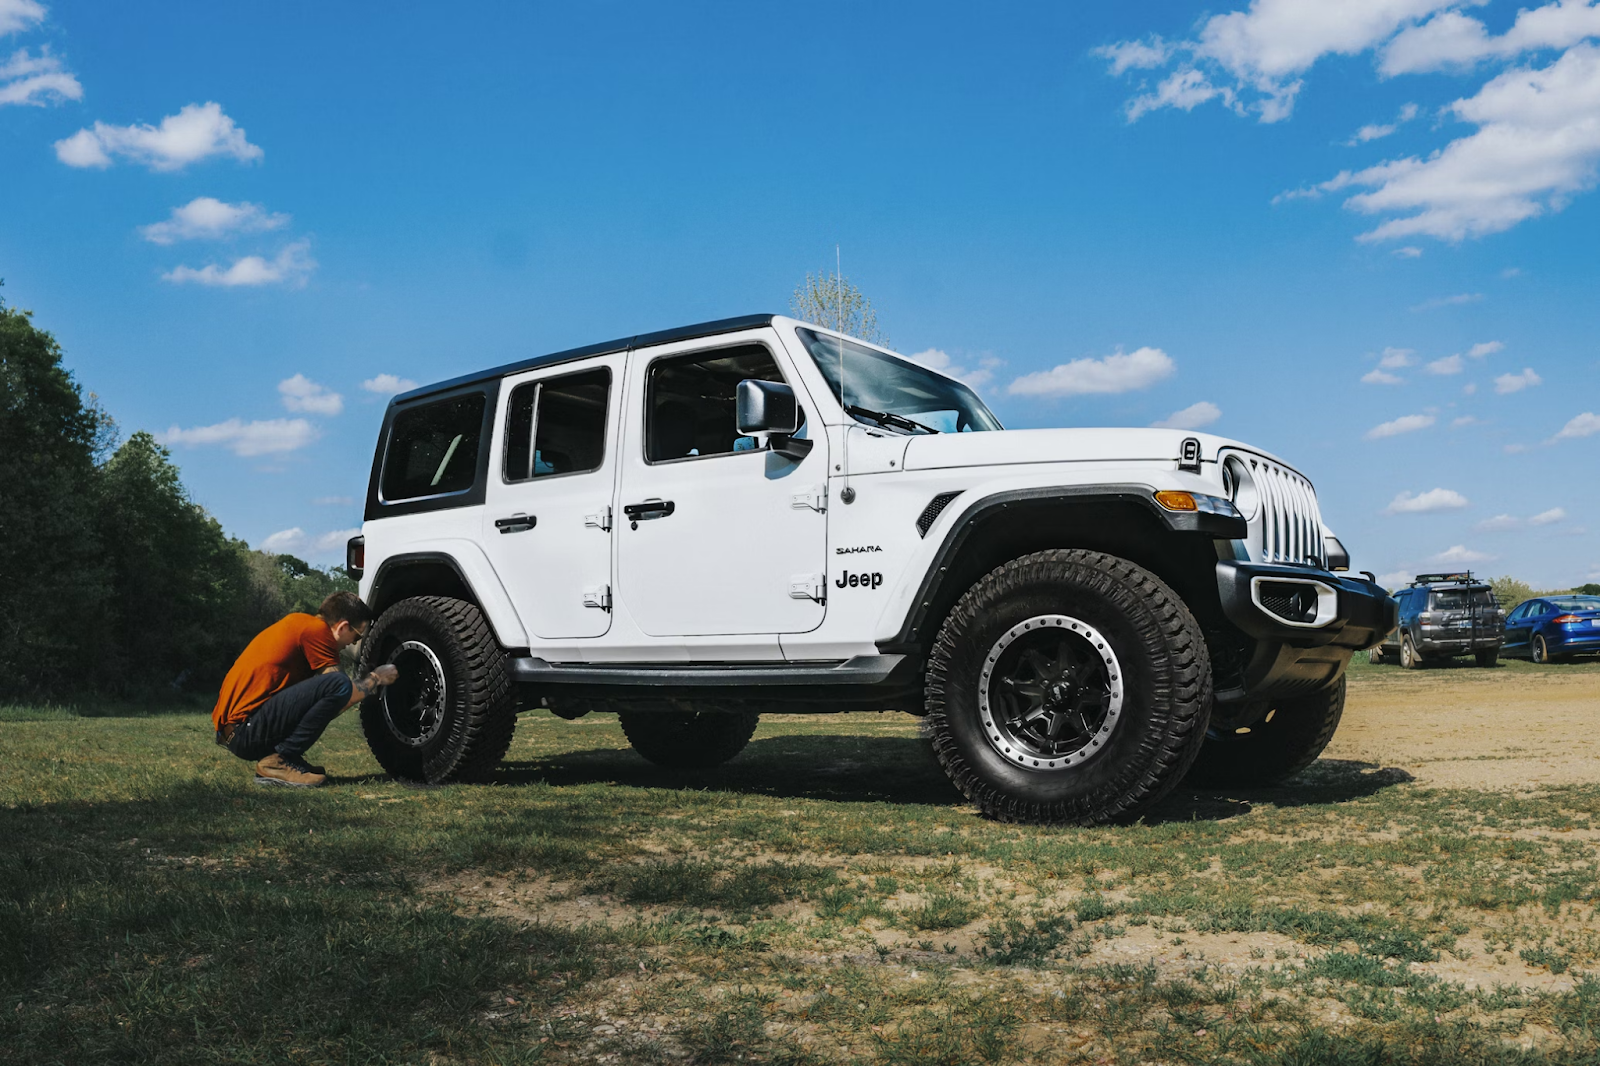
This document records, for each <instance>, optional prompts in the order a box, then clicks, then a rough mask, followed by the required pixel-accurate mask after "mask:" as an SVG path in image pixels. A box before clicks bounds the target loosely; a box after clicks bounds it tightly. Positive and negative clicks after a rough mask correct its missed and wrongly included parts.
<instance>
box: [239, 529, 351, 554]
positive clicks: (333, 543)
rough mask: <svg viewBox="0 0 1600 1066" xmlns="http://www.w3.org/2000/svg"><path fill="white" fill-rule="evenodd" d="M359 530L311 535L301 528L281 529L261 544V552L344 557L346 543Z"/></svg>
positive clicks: (338, 530)
mask: <svg viewBox="0 0 1600 1066" xmlns="http://www.w3.org/2000/svg"><path fill="white" fill-rule="evenodd" d="M360 532H361V530H359V529H335V530H332V531H331V532H328V533H318V534H310V533H307V532H306V531H305V530H303V529H301V528H300V527H299V526H294V527H292V528H289V529H280V530H278V532H276V533H274V534H272V535H271V536H269V537H268V538H267V539H266V540H263V541H262V542H261V550H262V551H264V552H273V553H275V554H278V555H311V556H316V555H338V556H340V557H343V555H344V548H345V543H346V542H347V541H348V540H349V539H350V538H351V537H353V536H355V535H356V534H357V533H360Z"/></svg>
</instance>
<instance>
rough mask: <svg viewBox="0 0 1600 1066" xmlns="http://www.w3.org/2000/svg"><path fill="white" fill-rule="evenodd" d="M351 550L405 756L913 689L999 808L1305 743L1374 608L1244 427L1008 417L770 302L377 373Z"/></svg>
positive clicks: (1309, 500)
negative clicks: (676, 324) (531, 734)
mask: <svg viewBox="0 0 1600 1066" xmlns="http://www.w3.org/2000/svg"><path fill="white" fill-rule="evenodd" d="M347 561H348V565H349V568H350V572H351V573H352V575H353V576H358V577H360V579H361V591H362V595H363V596H364V598H365V599H366V601H367V602H368V603H369V604H371V605H372V607H373V609H374V610H375V611H376V612H378V617H377V620H376V621H375V622H374V623H373V626H372V628H371V631H370V632H369V633H368V635H367V638H366V640H365V642H364V644H363V648H362V660H363V669H367V668H370V667H371V666H373V665H376V664H378V663H382V662H393V663H394V664H395V665H396V666H398V667H399V668H400V675H401V680H400V681H399V682H398V683H396V684H394V685H392V686H390V687H388V688H386V689H383V690H382V692H381V693H379V694H377V695H374V696H373V697H371V698H370V699H368V700H367V701H366V702H365V703H363V704H362V707H361V720H362V725H363V727H364V729H365V732H366V736H367V740H368V742H369V743H370V744H371V746H372V750H373V753H374V754H375V755H376V756H377V758H378V761H379V762H380V763H382V765H383V766H384V768H385V769H386V770H388V771H389V772H391V773H393V774H396V775H398V776H401V777H406V778H413V779H418V780H425V781H430V782H442V781H470V780H482V779H485V778H487V777H489V776H490V775H491V774H492V772H493V769H494V767H495V765H496V764H497V763H498V762H499V760H500V758H501V757H502V756H503V755H504V754H505V751H506V748H507V746H508V745H509V744H510V741H511V734H512V730H513V729H514V727H515V724H516V714H517V712H518V710H520V709H523V708H534V707H545V708H548V709H549V710H551V711H552V712H553V713H555V714H557V715H560V716H562V717H564V718H577V717H579V716H580V715H584V714H587V713H589V712H591V711H606V712H615V713H616V714H617V715H618V717H619V718H620V719H621V724H622V727H623V729H624V731H625V732H626V733H627V736H628V739H629V740H630V741H631V742H632V744H633V746H634V748H635V749H636V750H637V751H638V752H639V754H641V755H643V756H644V757H645V758H647V759H649V760H651V761H653V762H655V763H658V764H661V765H663V766H670V767H709V766H714V765H716V764H719V763H721V762H724V761H726V760H727V759H730V758H732V757H733V756H734V755H736V754H737V753H738V752H739V751H740V750H741V749H742V748H743V747H744V746H745V744H746V743H747V742H748V741H749V739H750V736H751V734H752V732H753V731H754V729H755V726H756V720H757V717H758V715H760V714H773V713H816V712H819V711H851V710H901V711H906V712H908V713H910V714H914V715H920V716H924V717H925V718H926V719H927V721H926V729H927V732H928V734H929V736H930V737H931V738H932V743H933V750H934V751H935V753H936V754H937V756H938V758H939V761H940V763H941V764H943V766H944V768H945V769H946V771H947V772H948V773H949V775H950V778H951V780H952V781H954V782H955V784H956V786H957V787H958V788H960V789H961V791H962V792H963V793H965V794H966V796H967V797H968V798H969V799H970V800H971V801H972V802H973V803H974V804H976V805H977V806H978V807H979V808H980V809H981V810H982V811H983V812H984V813H985V814H988V815H990V816H993V817H995V818H1000V819H1004V820H1011V821H1030V822H1070V823H1080V824H1090V823H1101V822H1108V821H1117V820H1125V819H1128V818H1130V817H1133V816H1136V815H1137V814H1138V813H1139V812H1140V811H1142V810H1144V809H1146V808H1147V807H1149V806H1150V805H1151V804H1152V803H1154V802H1156V801H1157V800H1158V799H1160V798H1161V797H1162V796H1163V795H1164V794H1165V793H1166V792H1167V791H1168V790H1170V789H1171V788H1173V787H1174V786H1175V785H1176V784H1177V783H1178V782H1179V780H1180V779H1182V778H1183V777H1184V776H1185V775H1186V774H1187V775H1188V777H1189V779H1190V780H1191V781H1194V782H1197V783H1201V784H1229V785H1250V784H1265V783H1270V782H1273V781H1276V780H1279V779H1281V778H1283V777H1285V776H1287V775H1289V774H1292V773H1294V772H1296V771H1297V770H1300V769H1302V768H1304V767H1305V766H1307V765H1308V764H1309V763H1310V762H1311V761H1312V760H1313V759H1315V758H1316V757H1317V755H1318V753H1319V752H1321V750H1322V749H1323V747H1324V746H1325V745H1326V744H1327V742H1328V739H1329V737H1330V736H1331V735H1332V734H1333V730H1334V727H1335V726H1336V725H1337V724H1338V721H1339V715H1340V712H1341V710H1342V708H1343V705H1344V671H1345V667H1346V665H1347V664H1348V662H1349V660H1350V656H1351V655H1352V654H1353V653H1354V652H1356V651H1357V650H1361V649H1365V648H1367V647H1370V646H1371V645H1373V644H1375V643H1377V642H1378V640H1379V639H1381V638H1382V637H1383V636H1384V634H1386V633H1387V632H1388V631H1389V630H1390V629H1392V628H1393V627H1394V624H1395V606H1394V601H1392V600H1391V599H1389V598H1388V596H1387V595H1386V594H1385V593H1384V592H1383V590H1382V589H1380V588H1379V587H1378V586H1377V585H1376V584H1374V583H1373V582H1372V581H1371V580H1370V579H1369V580H1357V579H1352V578H1349V577H1346V576H1341V575H1339V574H1336V573H1335V572H1334V571H1338V570H1345V569H1346V568H1347V565H1348V560H1347V558H1346V557H1345V553H1344V550H1343V548H1342V547H1340V546H1339V544H1338V541H1336V540H1335V539H1334V538H1333V537H1332V536H1331V535H1328V534H1327V533H1326V531H1325V530H1324V529H1323V526H1322V522H1321V519H1320V517H1319V514H1318V511H1317V500H1316V495H1315V493H1314V492H1313V490H1312V487H1311V483H1310V482H1309V481H1308V480H1307V479H1306V478H1305V477H1304V476H1303V475H1302V474H1300V473H1299V472H1297V471H1296V470H1294V469H1293V468H1292V467H1290V466H1289V465H1287V464H1286V463H1284V462H1283V461H1282V460H1280V459H1278V458H1276V457H1274V456H1272V455H1270V454H1268V453H1266V452H1262V451H1259V450H1257V449H1254V448H1249V447H1246V446H1244V445H1242V444H1238V443H1236V442H1234V441H1229V440H1224V439H1222V438H1219V437H1212V436H1208V435H1202V434H1187V433H1183V432H1179V431H1170V430H1160V429H1050V430H1023V431H1004V430H1002V428H1001V426H1000V424H999V422H998V421H996V419H995V417H994V415H992V414H991V413H990V412H989V411H988V409H987V408H986V407H985V406H984V405H983V402H982V401H981V400H979V399H978V397H977V395H976V394H974V393H973V392H972V390H971V389H969V388H967V387H966V386H965V385H963V384H961V383H960V382H958V381H956V380H954V379H951V378H949V377H946V376H944V375H942V374H939V373H937V372H935V371H933V370H929V369H927V368H926V367H922V366H919V365H917V364H915V363H913V362H911V361H910V360H907V359H905V358H902V357H901V356H898V355H895V354H893V353H891V352H888V351H885V350H884V349H882V348H877V347H874V346H872V345H869V344H865V343H862V342H860V341H857V340H853V339H850V338H847V337H843V336H840V335H839V334H837V333H834V332H831V331H829V330H827V329H823V328H821V327H819V326H813V325H808V324H806V323H803V322H797V321H794V320H792V319H787V318H782V317H779V316H774V315H756V316H750V317H746V318H737V319H729V320H726V321H721V322H712V323H707V324H704V325H698V326H689V327H685V328H683V329H675V330H668V331H666V332H662V333H653V334H647V335H643V336H637V337H630V338H626V339H623V340H618V341H613V342H610V343H606V344H596V345H592V346H590V347H587V348H579V349H575V350H572V351H566V352H558V353H556V354H554V355H547V356H541V357H539V358H534V359H528V360H525V361H523V362H519V363H514V364H511V365H509V366H502V367H497V368H495V369H493V370H487V371H484V372H482V373H478V374H470V375H467V376H464V377H460V378H455V379H453V380H450V381H444V382H441V383H439V384H437V385H430V386H426V387H424V388H420V389H415V390H413V391H411V392H408V393H406V394H404V395H401V396H397V397H395V399H394V400H393V401H392V402H391V403H390V405H389V409H388V411H387V413H386V414H385V416H384V421H383V430H382V432H381V434H380V435H379V439H378V447H377V453H376V455H375V456H374V458H373V465H372V476H371V481H370V485H369V488H368V491H367V502H366V521H365V525H364V526H363V529H362V535H361V536H359V537H356V538H354V539H353V540H352V541H351V543H350V549H349V559H348V560H347Z"/></svg>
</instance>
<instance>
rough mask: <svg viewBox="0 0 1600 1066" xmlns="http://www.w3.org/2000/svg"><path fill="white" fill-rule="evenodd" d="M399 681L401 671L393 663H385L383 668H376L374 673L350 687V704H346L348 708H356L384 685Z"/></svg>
mask: <svg viewBox="0 0 1600 1066" xmlns="http://www.w3.org/2000/svg"><path fill="white" fill-rule="evenodd" d="M398 680H400V671H399V669H397V668H396V667H395V665H394V664H393V663H384V664H383V665H382V666H377V667H374V668H373V670H372V673H370V674H368V675H367V676H366V677H363V678H362V679H361V680H360V681H357V682H356V683H355V684H354V685H352V686H350V688H351V691H350V702H349V703H348V704H346V707H354V706H355V705H356V704H358V703H360V702H361V701H362V700H364V699H366V698H367V697H368V696H370V695H372V694H373V693H374V692H376V691H378V689H380V688H382V687H383V686H384V685H392V684H394V683H395V682H396V681H398Z"/></svg>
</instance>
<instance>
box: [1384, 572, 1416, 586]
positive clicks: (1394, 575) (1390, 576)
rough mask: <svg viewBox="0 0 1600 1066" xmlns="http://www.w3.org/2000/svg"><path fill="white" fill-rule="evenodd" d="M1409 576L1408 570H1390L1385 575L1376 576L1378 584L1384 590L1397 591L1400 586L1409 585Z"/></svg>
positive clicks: (1410, 573)
mask: <svg viewBox="0 0 1600 1066" xmlns="http://www.w3.org/2000/svg"><path fill="white" fill-rule="evenodd" d="M1411 575H1412V572H1411V571H1410V570H1391V571H1389V572H1388V573H1387V574H1379V575H1378V584H1380V585H1382V586H1383V587H1384V588H1386V589H1397V588H1399V587H1400V586H1401V585H1409V584H1410V583H1411Z"/></svg>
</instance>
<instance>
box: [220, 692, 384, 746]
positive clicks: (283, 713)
mask: <svg viewBox="0 0 1600 1066" xmlns="http://www.w3.org/2000/svg"><path fill="white" fill-rule="evenodd" d="M352 691H353V690H352V687H351V684H350V679H349V678H348V677H345V676H344V675H343V674H339V673H333V674H318V675H317V676H316V677H313V678H311V679H310V680H308V681H302V682H300V683H299V684H298V685H290V686H289V687H288V688H286V689H284V690H283V691H282V692H280V693H278V694H277V695H276V696H274V697H272V698H271V699H270V700H268V701H267V702H266V703H263V704H262V705H261V706H260V707H258V708H256V711H255V713H254V714H252V715H251V716H250V717H249V718H247V719H245V721H244V723H243V724H242V725H240V726H239V728H238V729H235V730H234V732H233V739H232V740H230V741H229V742H228V750H229V751H231V752H233V753H234V754H235V755H237V756H239V758H241V759H251V760H255V759H265V758H266V757H267V756H268V755H270V754H272V753H273V752H274V751H276V752H277V753H278V754H279V755H281V756H283V757H284V758H285V759H292V758H298V757H300V756H302V755H304V754H305V753H306V749H307V748H309V747H311V745H313V744H315V743H316V742H317V738H318V737H320V736H322V731H323V730H324V729H327V728H328V723H330V722H332V721H333V720H334V719H335V718H337V717H338V716H339V712H340V711H342V710H344V708H345V705H346V704H348V703H349V702H350V693H351V692H352Z"/></svg>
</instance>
